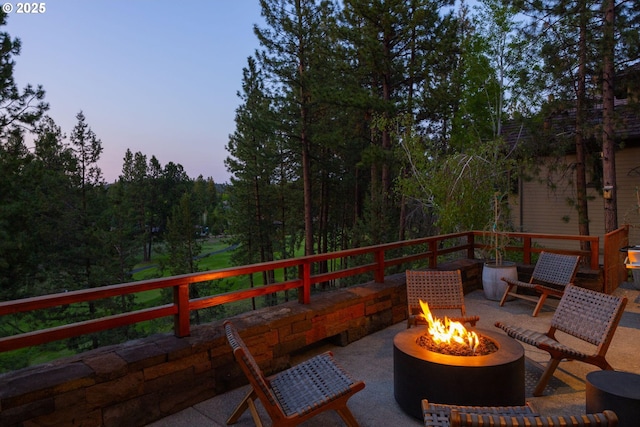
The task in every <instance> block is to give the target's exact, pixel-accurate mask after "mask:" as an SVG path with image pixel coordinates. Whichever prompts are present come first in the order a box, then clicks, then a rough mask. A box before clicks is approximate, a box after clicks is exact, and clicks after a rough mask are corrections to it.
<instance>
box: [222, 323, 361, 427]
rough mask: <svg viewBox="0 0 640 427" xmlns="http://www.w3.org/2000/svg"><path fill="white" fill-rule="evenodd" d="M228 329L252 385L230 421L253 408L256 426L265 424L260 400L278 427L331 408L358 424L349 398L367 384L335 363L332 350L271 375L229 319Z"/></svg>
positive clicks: (350, 423) (352, 425) (348, 422)
mask: <svg viewBox="0 0 640 427" xmlns="http://www.w3.org/2000/svg"><path fill="white" fill-rule="evenodd" d="M224 328H225V333H226V335H227V340H228V341H229V345H231V348H232V349H233V356H234V358H235V360H236V361H237V362H238V364H239V365H240V368H241V369H242V371H243V372H244V374H245V375H246V376H247V379H248V380H249V384H250V385H251V389H250V390H249V392H248V393H247V394H246V395H245V397H244V398H243V399H242V401H241V402H240V404H239V405H238V406H237V407H236V408H235V410H234V411H233V413H232V414H231V416H230V417H229V419H228V420H227V424H234V423H236V422H237V421H238V419H239V418H240V416H241V415H242V414H243V413H244V412H245V411H246V410H247V409H249V411H250V412H251V416H252V417H253V420H254V422H255V424H256V426H258V427H262V421H261V420H260V416H259V415H258V411H257V408H256V406H255V403H254V401H255V400H256V399H260V402H261V403H262V405H263V406H264V408H265V410H266V411H267V414H268V415H269V417H270V418H271V422H272V426H274V427H275V426H296V425H298V424H300V423H302V422H304V421H306V420H308V419H309V418H312V417H314V416H316V415H318V414H319V413H321V412H324V411H328V410H335V411H336V412H337V413H338V415H339V416H340V417H341V418H342V420H343V421H344V422H345V424H346V425H347V426H349V427H358V422H357V421H356V419H355V417H354V416H353V414H352V413H351V411H350V410H349V408H348V407H347V401H348V400H349V398H351V396H353V395H354V394H355V393H357V392H358V391H360V390H362V389H363V388H364V386H365V384H364V382H362V381H356V380H354V379H353V378H351V376H350V375H349V374H348V373H347V372H346V371H345V370H344V369H342V368H341V367H340V366H339V365H338V364H337V363H336V362H335V360H334V358H333V355H332V354H331V352H325V353H322V354H320V355H318V356H315V357H312V358H311V359H308V360H306V361H304V362H302V363H300V364H298V365H296V366H294V367H292V368H289V369H287V370H285V371H282V372H280V373H278V374H275V375H273V376H271V377H268V378H267V377H265V376H264V375H263V373H262V370H261V369H260V367H259V366H258V364H257V362H256V361H255V359H254V358H253V356H252V355H251V353H250V352H249V349H248V347H247V346H246V344H245V343H244V341H242V339H241V338H240V335H239V333H238V331H237V330H236V328H235V327H234V326H233V325H232V323H231V322H230V321H229V320H227V321H225V322H224Z"/></svg>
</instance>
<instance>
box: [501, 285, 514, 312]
mask: <svg viewBox="0 0 640 427" xmlns="http://www.w3.org/2000/svg"><path fill="white" fill-rule="evenodd" d="M512 288H513V285H510V284H508V283H507V288H506V289H505V290H504V295H502V299H501V300H500V307H502V306H503V305H504V302H505V301H506V300H507V297H508V296H509V292H511V289H512Z"/></svg>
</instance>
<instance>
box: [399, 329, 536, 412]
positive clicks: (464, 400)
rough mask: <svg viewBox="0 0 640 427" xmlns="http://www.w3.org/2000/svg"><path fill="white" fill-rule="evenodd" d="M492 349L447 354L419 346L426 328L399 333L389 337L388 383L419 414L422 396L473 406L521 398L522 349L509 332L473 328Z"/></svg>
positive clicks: (404, 404)
mask: <svg viewBox="0 0 640 427" xmlns="http://www.w3.org/2000/svg"><path fill="white" fill-rule="evenodd" d="M475 331H476V332H477V333H478V335H481V336H483V337H485V338H488V339H490V340H491V341H493V343H494V344H495V345H496V347H497V351H495V352H493V353H490V354H487V355H481V356H451V355H447V354H441V353H436V352H434V351H430V350H427V349H426V348H424V347H422V346H420V345H419V344H418V343H417V341H418V339H419V338H420V337H421V336H422V335H424V334H426V333H427V328H424V327H416V328H412V329H407V330H406V331H402V332H400V333H398V334H397V335H396V336H395V338H394V340H393V388H394V394H395V398H396V401H397V402H398V404H399V405H400V407H401V408H402V409H403V410H404V411H405V412H406V413H407V414H409V415H411V416H413V417H416V418H418V419H422V409H421V401H422V399H428V400H429V401H431V402H434V403H446V404H451V405H472V406H515V405H524V403H525V382H524V378H525V375H524V349H523V348H522V345H520V343H518V342H517V341H516V340H514V339H511V338H510V337H508V336H506V335H504V334H501V333H498V332H495V333H494V332H491V331H486V330H483V329H475Z"/></svg>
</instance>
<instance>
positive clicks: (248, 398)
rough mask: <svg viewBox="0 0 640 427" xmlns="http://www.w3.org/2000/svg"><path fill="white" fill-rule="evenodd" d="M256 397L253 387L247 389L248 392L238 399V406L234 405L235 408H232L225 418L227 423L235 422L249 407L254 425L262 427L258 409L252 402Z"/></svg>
mask: <svg viewBox="0 0 640 427" xmlns="http://www.w3.org/2000/svg"><path fill="white" fill-rule="evenodd" d="M257 397H258V395H257V394H256V392H255V391H254V390H253V389H251V390H249V392H248V393H247V394H246V395H245V396H244V398H243V399H242V400H241V401H240V403H239V404H238V406H236V409H234V410H233V412H232V413H231V416H230V417H229V419H227V425H230V424H235V423H237V422H238V419H239V418H240V416H241V415H242V414H243V413H244V411H246V410H247V409H249V412H251V417H252V418H253V421H254V422H255V423H256V427H262V421H261V420H260V416H259V415H258V409H257V408H256V404H255V403H254V402H253V401H254V400H255V399H257Z"/></svg>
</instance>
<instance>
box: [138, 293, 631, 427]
mask: <svg viewBox="0 0 640 427" xmlns="http://www.w3.org/2000/svg"><path fill="white" fill-rule="evenodd" d="M615 294H616V295H621V296H626V297H627V298H628V303H627V306H626V310H625V313H624V315H623V318H622V321H621V323H620V325H619V326H618V330H617V332H616V335H615V337H614V339H613V343H612V344H611V347H610V348H609V351H608V353H607V360H608V361H609V363H611V365H613V366H614V367H615V368H616V370H620V371H627V372H633V373H636V374H640V357H639V356H638V355H640V291H638V290H636V289H635V288H634V286H633V285H632V284H631V283H624V284H623V285H622V286H621V287H620V288H618V289H617V290H616V292H615ZM465 304H466V306H467V314H469V315H475V314H477V315H479V316H480V321H479V322H478V324H477V327H478V328H482V329H492V330H498V329H497V328H495V326H494V323H495V322H496V321H498V320H500V321H502V322H505V323H510V324H515V325H522V326H526V327H527V328H529V329H535V330H538V331H546V330H547V329H548V327H549V323H550V319H551V317H552V316H553V311H552V309H550V308H549V307H545V308H544V309H543V310H542V311H541V313H540V314H539V315H538V317H532V316H531V313H532V312H533V304H532V303H530V302H528V301H523V300H520V299H518V300H515V301H511V302H507V303H506V304H505V306H504V307H500V306H499V305H498V302H497V301H490V300H487V299H485V298H484V295H483V293H482V291H474V292H472V293H470V294H468V295H466V297H465ZM405 328H406V324H405V323H404V322H402V323H399V324H396V325H393V326H391V327H388V328H386V329H384V330H382V331H379V332H377V333H375V334H372V335H369V336H367V337H365V338H362V339H361V340H359V341H356V342H354V343H352V344H350V345H348V346H346V347H337V346H333V345H324V346H321V347H317V348H314V349H313V350H311V351H309V352H308V353H306V354H305V355H304V358H307V357H311V356H312V355H313V354H315V353H320V352H323V351H326V350H331V351H332V352H333V353H334V355H335V358H336V359H337V360H338V362H339V363H340V364H341V365H342V366H343V367H344V368H345V369H346V370H347V371H349V372H350V373H351V374H352V376H353V377H354V378H356V379H361V380H363V381H364V382H365V384H366V387H365V389H364V390H362V391H361V392H359V393H357V394H356V395H355V396H353V397H352V398H351V399H350V400H349V407H350V409H351V411H352V412H353V414H354V416H355V418H356V419H357V420H358V422H359V423H360V425H361V426H362V427H369V426H370V427H376V426H381V427H382V426H384V427H386V426H409V427H410V426H421V425H422V421H421V420H418V419H415V418H412V417H410V416H408V415H406V414H405V413H404V412H403V411H402V410H401V409H400V407H399V406H398V404H397V403H396V401H395V399H394V394H393V337H394V336H395V334H397V333H398V332H399V331H402V330H404V329H405ZM560 337H561V338H560V339H561V340H562V336H560ZM565 342H566V343H572V341H571V340H566V341H565ZM578 345H580V344H578ZM523 347H524V349H525V357H526V359H527V366H528V367H534V368H535V367H536V366H537V367H539V368H540V370H536V369H533V372H532V373H529V371H530V369H529V368H528V373H527V375H528V376H529V377H531V378H530V379H529V380H528V381H527V395H526V399H527V401H529V402H532V403H533V404H534V405H535V407H536V408H537V409H538V410H539V412H540V413H541V414H543V415H560V414H568V413H584V412H585V377H586V375H587V373H589V372H591V371H595V370H598V368H597V367H595V366H592V365H587V364H585V363H581V362H576V361H567V362H561V363H560V366H559V367H558V369H557V370H556V372H555V374H554V378H552V380H551V381H550V386H549V387H548V388H547V390H546V391H547V393H546V395H545V396H542V397H533V396H531V394H530V387H529V385H530V383H531V385H533V384H535V382H536V381H537V378H536V376H537V375H539V373H541V372H542V371H541V369H542V368H543V367H544V364H545V363H546V361H547V360H548V359H549V356H548V354H547V353H546V352H543V351H540V350H538V349H536V348H533V347H531V346H528V345H523ZM587 349H588V347H587ZM294 362H295V361H294ZM247 387H248V386H245V387H241V388H239V389H236V390H233V391H230V392H227V393H225V394H222V395H219V396H216V397H214V398H212V399H209V400H207V401H204V402H202V403H199V404H197V405H194V406H192V407H190V408H188V409H185V410H183V411H181V412H179V413H177V414H174V415H171V416H169V417H166V418H163V419H161V420H159V421H156V422H154V423H152V424H149V426H148V427H183V426H184V427H186V426H189V427H200V426H203V427H204V426H207V427H212V426H213V427H217V426H225V425H226V419H227V418H228V416H229V415H230V414H231V412H232V411H233V409H234V408H235V406H236V405H237V404H238V402H240V400H241V399H242V397H243V396H244V395H245V393H246V392H247V390H248V388H247ZM257 406H258V409H259V411H260V412H261V418H262V422H263V423H264V425H265V426H269V425H271V424H270V420H269V418H268V416H267V415H266V414H265V413H264V412H263V409H262V406H261V405H260V403H257ZM235 425H236V426H238V427H242V426H254V425H255V424H254V422H253V419H252V418H251V415H250V413H249V412H248V411H247V412H245V413H244V414H243V415H242V417H241V418H240V420H239V421H238V422H237V423H236V424H235ZM303 425H304V426H307V427H315V426H318V427H320V426H322V427H326V426H343V425H344V423H343V422H342V420H341V419H340V418H339V417H338V415H337V414H335V413H334V412H333V411H330V412H327V413H324V414H321V415H320V416H318V417H315V418H313V419H311V420H309V421H307V422H306V423H304V424H303Z"/></svg>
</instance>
